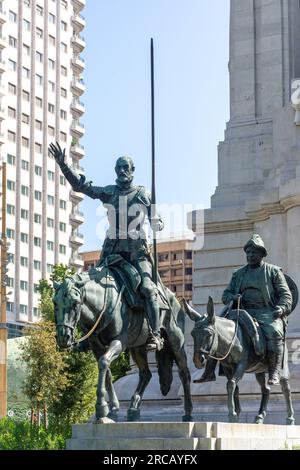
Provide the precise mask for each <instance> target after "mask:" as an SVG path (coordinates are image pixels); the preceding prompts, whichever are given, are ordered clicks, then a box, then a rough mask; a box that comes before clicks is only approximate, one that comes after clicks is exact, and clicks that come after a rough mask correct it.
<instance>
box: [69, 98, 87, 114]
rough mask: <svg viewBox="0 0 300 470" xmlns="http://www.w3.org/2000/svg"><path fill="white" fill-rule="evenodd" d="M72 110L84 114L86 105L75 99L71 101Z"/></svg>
mask: <svg viewBox="0 0 300 470" xmlns="http://www.w3.org/2000/svg"><path fill="white" fill-rule="evenodd" d="M71 110H72V111H73V112H74V113H76V115H78V116H82V115H83V114H84V112H85V106H84V104H83V103H82V101H80V100H79V99H76V98H75V99H74V100H73V101H72V103H71Z"/></svg>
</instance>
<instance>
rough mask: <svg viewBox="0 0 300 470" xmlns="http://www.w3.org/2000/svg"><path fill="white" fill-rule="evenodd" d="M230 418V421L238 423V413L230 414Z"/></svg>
mask: <svg viewBox="0 0 300 470" xmlns="http://www.w3.org/2000/svg"><path fill="white" fill-rule="evenodd" d="M228 418H229V422H230V423H238V422H239V417H238V415H230V416H229V417H228Z"/></svg>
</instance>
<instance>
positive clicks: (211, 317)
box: [207, 297, 216, 324]
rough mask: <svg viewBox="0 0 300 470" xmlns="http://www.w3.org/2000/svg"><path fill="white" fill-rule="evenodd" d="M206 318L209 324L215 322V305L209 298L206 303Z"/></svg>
mask: <svg viewBox="0 0 300 470" xmlns="http://www.w3.org/2000/svg"><path fill="white" fill-rule="evenodd" d="M207 318H208V321H209V323H211V324H214V323H215V321H216V316H215V304H214V301H213V299H212V298H211V297H209V299H208V303H207Z"/></svg>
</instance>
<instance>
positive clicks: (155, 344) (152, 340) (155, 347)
mask: <svg viewBox="0 0 300 470" xmlns="http://www.w3.org/2000/svg"><path fill="white" fill-rule="evenodd" d="M145 346H146V351H161V350H162V348H163V347H164V339H163V338H161V337H160V336H158V335H152V336H150V337H149V338H148V340H147V343H146V345H145Z"/></svg>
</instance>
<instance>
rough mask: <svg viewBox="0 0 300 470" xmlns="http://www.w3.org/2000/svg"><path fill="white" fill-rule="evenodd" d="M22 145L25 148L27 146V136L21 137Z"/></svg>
mask: <svg viewBox="0 0 300 470" xmlns="http://www.w3.org/2000/svg"><path fill="white" fill-rule="evenodd" d="M22 145H23V147H26V148H28V147H29V139H27V137H22Z"/></svg>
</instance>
